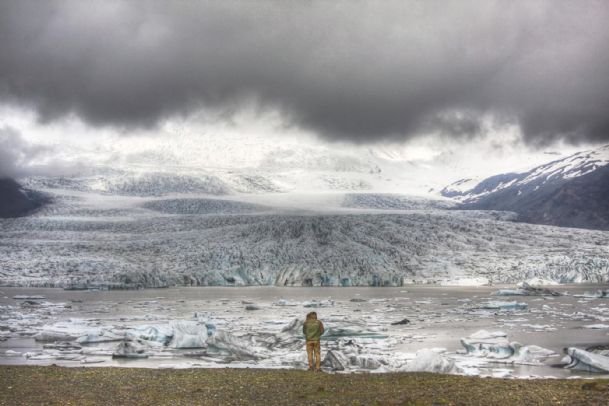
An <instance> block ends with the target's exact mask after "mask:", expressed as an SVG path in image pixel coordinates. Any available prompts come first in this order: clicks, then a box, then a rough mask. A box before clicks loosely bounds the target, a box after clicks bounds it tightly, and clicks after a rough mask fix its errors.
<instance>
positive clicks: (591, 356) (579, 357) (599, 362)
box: [565, 347, 609, 372]
mask: <svg viewBox="0 0 609 406" xmlns="http://www.w3.org/2000/svg"><path fill="white" fill-rule="evenodd" d="M567 355H568V356H569V358H570V362H569V364H568V365H567V366H565V368H569V369H577V370H583V371H588V372H609V357H606V356H604V355H600V354H595V353H593V352H589V351H586V350H582V349H579V348H575V347H569V348H567Z"/></svg>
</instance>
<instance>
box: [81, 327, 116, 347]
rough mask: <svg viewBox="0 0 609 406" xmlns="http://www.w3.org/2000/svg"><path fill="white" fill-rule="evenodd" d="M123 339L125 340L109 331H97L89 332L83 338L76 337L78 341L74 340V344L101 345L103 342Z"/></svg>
mask: <svg viewBox="0 0 609 406" xmlns="http://www.w3.org/2000/svg"><path fill="white" fill-rule="evenodd" d="M124 339H125V336H124V335H118V334H115V333H112V332H111V331H107V330H99V331H96V332H89V333H87V334H85V335H83V336H80V337H78V339H76V342H77V343H79V344H90V343H103V342H109V341H121V340H124Z"/></svg>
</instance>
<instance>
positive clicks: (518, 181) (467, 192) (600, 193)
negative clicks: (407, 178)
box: [441, 145, 609, 229]
mask: <svg viewBox="0 0 609 406" xmlns="http://www.w3.org/2000/svg"><path fill="white" fill-rule="evenodd" d="M608 164H609V145H605V146H603V147H601V148H598V149H596V150H591V151H584V152H579V153H576V154H573V155H571V156H568V157H566V158H563V159H559V160H555V161H552V162H550V163H547V164H545V165H540V166H538V167H535V168H533V169H531V170H530V171H527V172H523V173H505V174H500V175H495V176H491V177H489V178H487V179H484V180H482V181H481V182H476V181H475V180H473V179H461V180H459V181H457V182H455V183H453V184H451V185H449V186H447V187H445V188H444V189H443V190H442V191H441V194H442V195H443V196H444V197H450V198H453V199H455V200H457V201H459V202H461V203H462V208H472V209H483V210H507V211H514V212H516V213H518V214H519V219H520V220H522V221H527V222H531V223H540V224H552V225H559V226H567V227H583V228H598V229H609V203H608V202H609V166H608Z"/></svg>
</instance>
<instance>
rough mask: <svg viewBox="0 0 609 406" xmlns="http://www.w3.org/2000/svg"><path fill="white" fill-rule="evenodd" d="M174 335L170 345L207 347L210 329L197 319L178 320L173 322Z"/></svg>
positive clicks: (175, 346)
mask: <svg viewBox="0 0 609 406" xmlns="http://www.w3.org/2000/svg"><path fill="white" fill-rule="evenodd" d="M172 330H173V337H172V339H171V342H170V343H169V346H170V347H172V348H205V347H207V343H206V341H207V337H208V329H207V326H206V325H205V324H199V323H197V322H196V321H186V320H182V321H177V322H174V323H173V324H172Z"/></svg>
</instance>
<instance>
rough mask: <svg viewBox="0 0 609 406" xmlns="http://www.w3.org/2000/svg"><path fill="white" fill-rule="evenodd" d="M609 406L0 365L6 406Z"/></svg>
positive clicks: (285, 374)
mask: <svg viewBox="0 0 609 406" xmlns="http://www.w3.org/2000/svg"><path fill="white" fill-rule="evenodd" d="M37 404H46V405H97V404H100V405H135V404H138V405H139V404H143V405H163V404H170V405H265V406H272V405H554V404H560V405H607V404H609V380H578V379H577V380H576V379H573V380H557V379H543V380H508V379H491V378H476V377H464V376H454V375H440V374H430V373H387V374H364V373H361V374H325V373H313V372H308V371H299V370H269V369H178V370H173V369H171V370H170V369H139V368H90V367H88V368H65V367H56V366H0V405H11V406H12V405H37Z"/></svg>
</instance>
